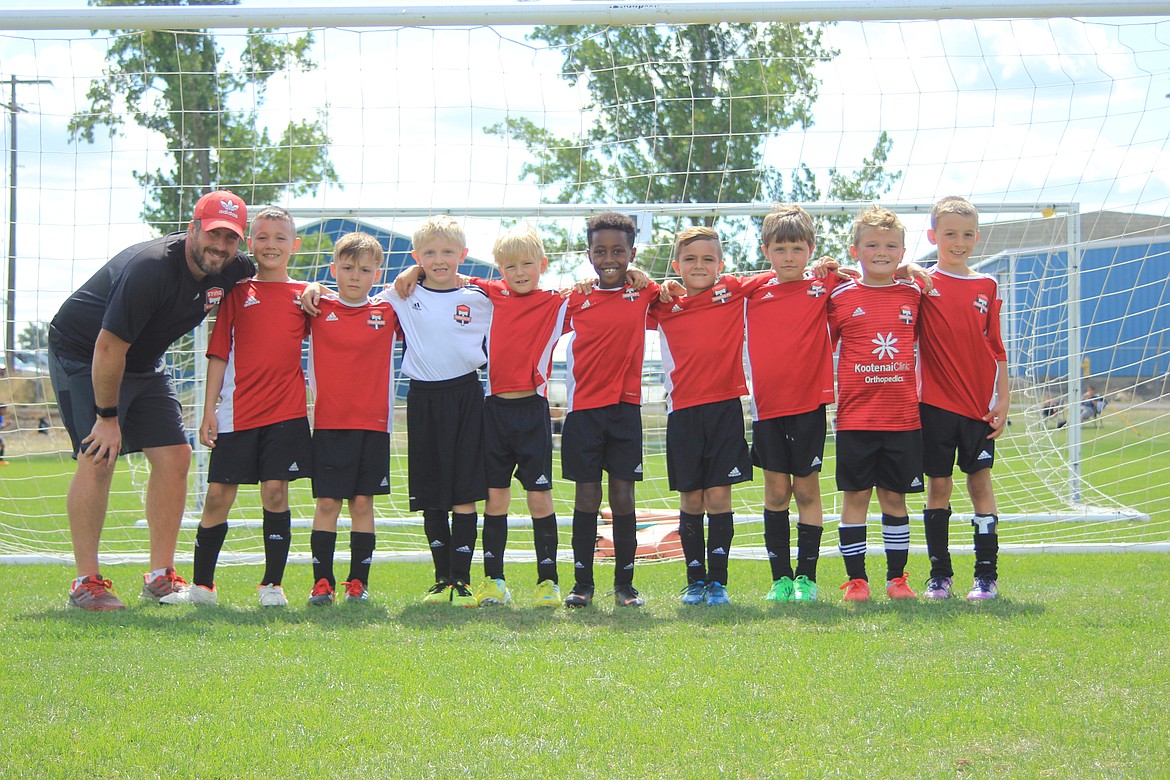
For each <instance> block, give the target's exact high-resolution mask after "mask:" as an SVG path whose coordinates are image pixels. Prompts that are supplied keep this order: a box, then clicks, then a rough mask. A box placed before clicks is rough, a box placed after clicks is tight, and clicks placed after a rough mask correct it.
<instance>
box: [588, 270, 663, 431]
mask: <svg viewBox="0 0 1170 780" xmlns="http://www.w3.org/2000/svg"><path fill="white" fill-rule="evenodd" d="M657 298H658V285H656V284H653V283H652V284H649V285H647V286H646V287H645V288H643V289H641V290H635V289H634V288H633V287H629V286H626V287H622V288H621V289H617V290H600V289H597V288H594V289H593V292H592V293H591V294H590V295H582V294H580V293H576V292H575V293H573V294H572V295H570V296H569V307H568V314H567V316H566V318H565V327H566V329H570V328H571V329H572V334H571V335H570V336H569V343H568V347H567V349H566V352H565V361H566V366H567V368H568V376H566V377H565V389H566V390H567V391H568V396H569V398H568V410H569V411H570V412H572V411H575V410H577V409H599V408H601V407H603V406H610V405H612V404H616V403H630V404H638V405H641V403H642V354H643V352H644V350H645V348H646V318H647V313H648V310H649V308H650V304H652V303H653V302H654V301H655V300H657Z"/></svg>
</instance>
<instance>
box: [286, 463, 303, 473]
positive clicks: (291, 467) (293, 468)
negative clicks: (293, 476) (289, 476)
mask: <svg viewBox="0 0 1170 780" xmlns="http://www.w3.org/2000/svg"><path fill="white" fill-rule="evenodd" d="M288 470H289V471H290V472H293V471H300V470H301V467H300V466H298V465H297V462H296V461H295V460H294V461H293V462H292V465H291V466H289V467H288Z"/></svg>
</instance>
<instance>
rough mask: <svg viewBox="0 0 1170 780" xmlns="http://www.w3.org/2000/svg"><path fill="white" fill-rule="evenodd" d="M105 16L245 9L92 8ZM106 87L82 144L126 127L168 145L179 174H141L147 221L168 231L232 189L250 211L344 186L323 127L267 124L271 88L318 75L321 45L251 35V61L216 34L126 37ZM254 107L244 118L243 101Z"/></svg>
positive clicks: (80, 132) (146, 0)
mask: <svg viewBox="0 0 1170 780" xmlns="http://www.w3.org/2000/svg"><path fill="white" fill-rule="evenodd" d="M89 2H90V5H97V6H156V5H176V4H180V5H238V4H239V0H184V1H182V2H179V3H175V2H167V1H166V0H89ZM117 32H119V33H121V34H120V35H118V36H117V37H115V38H113V39H112V40H111V42H110V44H109V50H108V52H107V55H106V60H107V64H106V69H105V72H104V74H103V75H104V77H103V78H102V79H97V80H95V81H94V82H93V83H92V84H91V85H90V88H89V92H88V95H87V97H88V99H89V102H90V105H89V108H88V110H85V111H81V112H78V113H76V114H74V115H73V117H72V118H71V120H70V122H69V131H70V134H71V136H72V138H73V140H83V141H86V142H88V143H93V141H94V136H95V132H96V131H97V130H98V129H99V128H103V127H104V128H106V129H108V131H109V133H110V135H111V136H113V135H116V134H118V133H119V132H120V131H121V129H122V126H123V124H124V123H125V122H126V121H128V120H129V121H133V122H134V123H135V124H137V125H140V126H141V127H144V128H147V129H149V130H153V131H155V132H157V133H159V134H160V135H162V136H163V137H164V138H165V139H166V142H167V148H168V150H169V153H170V157H171V160H172V165H171V166H170V167H169V169H163V168H157V169H155V170H153V171H145V172H144V171H137V170H136V171H134V172H133V173H134V178H135V180H136V181H137V182H138V183H139V184H141V185H142V186H143V187H145V188H146V190H147V192H148V193H149V195H150V199H149V200H148V202H147V205H146V206H145V207H144V209H143V212H142V217H143V219H145V220H146V221H147V222H148V223H150V224H151V225H153V226H154V227H156V228H157V229H159V230H161V231H164V232H165V231H169V230H175V229H180V228H182V227H183V226H184V225H186V224H187V222H188V221H189V220H190V214H191V211H192V209H194V207H195V202H196V201H197V200H198V199H199V197H200V196H201V195H203V194H204V193H206V192H209V191H211V190H212V189H214V188H217V187H222V188H227V189H231V190H233V191H234V192H236V193H238V194H239V195H240V196H241V197H243V198H244V200H245V201H246V202H248V203H250V204H260V203H272V202H276V201H277V200H278V196H279V195H280V194H281V193H282V192H285V191H287V192H289V193H291V194H294V195H297V194H305V193H313V192H316V190H317V188H318V187H319V186H320V184H321V183H323V182H326V181H336V180H337V174H336V172H335V171H334V170H333V166H332V164H331V163H330V162H329V152H328V148H329V146H328V145H329V137H328V135H327V134H326V132H325V126H324V123H323V121H322V120H321V118H320V117H318V118H317V119H315V120H312V121H301V122H289V123H288V124H287V125H286V126H285V127H283V128H279V129H276V128H273V132H278V133H279V137H278V138H277V139H275V140H274V139H273V137H272V136H271V135H270V130H269V128H267V127H264V126H263V125H262V124H260V122H259V111H258V109H259V107H260V106H261V105H262V104H263V101H264V96H265V89H266V87H267V84H268V80H269V79H270V78H271V77H272V76H273V75H274V74H276V73H278V72H280V71H282V70H285V69H286V68H301V69H305V68H310V67H312V65H313V62H312V59H311V57H310V54H309V47H310V46H311V45H312V40H313V39H312V35H311V34H306V35H302V36H300V37H298V38H293V39H285V38H283V37H281V36H276V35H271V34H269V33H268V32H267V31H264V30H249V31H248V33H247V35H246V36H245V37H244V40H243V48H242V51H241V52H239V53H238V54H237V53H235V52H233V54H232V56H231V57H228V56H225V52H224V49H223V48H222V47H221V46H220V45H219V44H218V43H217V41H216V39H215V38H214V37H213V36H212V35H211V34H209V33H208V32H207V31H206V30H190V31H179V32H174V31H117ZM245 96H247V97H251V99H252V103H251V104H250V105H248V106H246V107H243V108H236V107H235V103H237V102H243V101H242V99H241V98H243V97H245Z"/></svg>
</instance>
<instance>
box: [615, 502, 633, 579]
mask: <svg viewBox="0 0 1170 780" xmlns="http://www.w3.org/2000/svg"><path fill="white" fill-rule="evenodd" d="M637 553H638V518H637V515H635V514H634V513H633V512H630V513H629V514H628V515H619V514H617V513H616V512H615V513H614V516H613V565H614V570H613V586H614V587H615V588H616V587H618V586H619V585H631V584H633V582H634V557H635V556H636V555H637Z"/></svg>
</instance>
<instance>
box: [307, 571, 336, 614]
mask: <svg viewBox="0 0 1170 780" xmlns="http://www.w3.org/2000/svg"><path fill="white" fill-rule="evenodd" d="M331 604H333V586H332V585H330V584H329V580H327V579H325V578H324V577H322V578H321V579H319V580H317V584H316V585H314V586H313V589H312V590H311V591H310V592H309V606H310V607H328V606H330V605H331Z"/></svg>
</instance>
